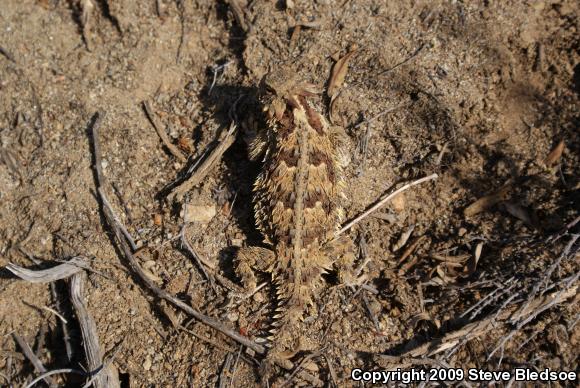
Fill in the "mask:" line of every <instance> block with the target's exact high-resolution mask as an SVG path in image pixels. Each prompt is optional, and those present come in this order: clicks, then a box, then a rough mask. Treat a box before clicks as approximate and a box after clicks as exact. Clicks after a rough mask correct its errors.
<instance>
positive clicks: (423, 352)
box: [389, 284, 578, 362]
mask: <svg viewBox="0 0 580 388" xmlns="http://www.w3.org/2000/svg"><path fill="white" fill-rule="evenodd" d="M577 291H578V285H577V284H576V285H574V286H571V287H569V288H566V289H563V290H562V291H557V292H552V293H550V294H547V295H544V296H541V297H538V298H536V299H534V300H533V301H532V303H530V304H529V305H528V307H526V309H525V311H523V312H518V310H519V309H520V308H521V307H522V306H523V305H514V306H510V307H509V308H507V309H505V310H504V311H503V312H502V313H501V314H499V315H497V316H496V315H495V314H494V315H491V316H489V317H488V318H485V319H482V320H480V321H476V322H472V323H469V324H467V325H465V326H464V327H462V328H461V329H458V330H455V331H452V332H450V333H448V334H446V335H445V336H444V337H443V338H439V339H436V340H434V341H431V342H428V343H425V344H423V345H420V346H417V347H415V348H413V349H411V350H408V351H406V352H405V353H403V354H401V355H399V356H397V357H395V358H393V360H396V361H397V362H400V361H401V360H404V359H407V358H417V357H425V356H427V357H431V356H433V355H435V354H437V353H441V352H443V351H444V350H447V349H450V348H453V347H454V346H456V345H458V344H460V343H461V341H462V340H466V341H469V340H471V339H473V338H476V337H479V336H481V335H483V334H485V333H487V332H489V331H491V330H498V329H499V327H498V326H499V325H501V326H506V325H507V324H508V323H509V320H510V319H511V318H512V317H513V316H514V315H515V314H523V315H525V316H526V317H530V316H533V315H534V316H535V315H537V314H536V311H545V309H546V307H547V306H554V305H557V304H561V303H563V302H564V301H566V300H567V299H569V298H571V297H575V296H576V292H577ZM389 357H390V356H389Z"/></svg>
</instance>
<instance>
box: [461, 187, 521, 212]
mask: <svg viewBox="0 0 580 388" xmlns="http://www.w3.org/2000/svg"><path fill="white" fill-rule="evenodd" d="M510 188H511V184H509V183H508V184H505V185H504V186H503V187H502V188H501V189H499V190H498V191H497V192H495V193H493V194H490V195H486V196H484V197H481V198H479V199H478V200H477V201H475V202H474V203H472V204H471V205H469V206H468V207H466V208H465V210H463V214H464V215H465V216H466V217H471V216H474V215H476V214H477V213H481V212H483V211H485V210H487V209H489V208H490V207H492V206H493V205H495V204H497V203H499V202H501V201H505V200H506V199H507V196H508V192H509V189H510Z"/></svg>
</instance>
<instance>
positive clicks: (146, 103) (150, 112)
mask: <svg viewBox="0 0 580 388" xmlns="http://www.w3.org/2000/svg"><path fill="white" fill-rule="evenodd" d="M143 109H144V110H145V114H146V115H147V118H148V119H149V122H150V123H151V125H153V128H155V131H156V132H157V134H158V135H159V137H160V138H161V141H162V142H163V145H165V147H167V149H168V150H169V152H171V155H173V156H175V157H176V158H177V159H178V160H179V161H180V162H184V163H185V162H186V161H187V158H186V157H185V155H183V153H182V152H181V150H180V149H179V148H178V147H177V146H175V145H174V144H173V143H172V142H171V140H169V136H167V133H166V132H165V130H164V129H163V128H162V127H161V125H160V124H159V123H158V121H157V116H155V114H154V113H153V110H152V109H151V106H150V105H149V101H143Z"/></svg>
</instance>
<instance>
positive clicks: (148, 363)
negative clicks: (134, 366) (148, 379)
mask: <svg viewBox="0 0 580 388" xmlns="http://www.w3.org/2000/svg"><path fill="white" fill-rule="evenodd" d="M151 365H153V362H152V361H151V356H149V355H147V357H146V358H145V362H144V363H143V369H145V370H147V371H148V370H150V369H151Z"/></svg>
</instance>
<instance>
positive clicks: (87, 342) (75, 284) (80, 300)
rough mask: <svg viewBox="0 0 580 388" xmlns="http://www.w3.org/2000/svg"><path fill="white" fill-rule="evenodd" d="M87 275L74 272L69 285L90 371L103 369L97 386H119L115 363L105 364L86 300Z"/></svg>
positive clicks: (113, 387) (96, 387) (95, 326)
mask: <svg viewBox="0 0 580 388" xmlns="http://www.w3.org/2000/svg"><path fill="white" fill-rule="evenodd" d="M85 276H86V274H85V273H84V272H80V273H77V274H74V275H73V276H72V277H71V279H70V283H69V287H70V296H71V301H72V304H73V307H74V310H75V315H76V316H77V319H78V321H79V326H80V328H81V334H82V337H83V347H84V349H85V356H86V358H87V364H88V368H89V370H90V373H91V375H94V374H95V373H99V372H100V371H101V369H103V372H102V373H99V375H98V376H96V378H95V380H94V381H93V386H94V387H95V388H107V387H112V388H118V387H120V382H119V373H118V372H117V369H116V368H115V367H114V366H113V365H108V366H105V365H103V354H104V352H103V351H102V349H101V346H100V344H99V336H98V332H97V325H96V324H95V321H94V320H93V318H92V316H91V315H90V314H89V312H88V310H87V307H86V305H85V302H84V297H83V288H84V279H85Z"/></svg>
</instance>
